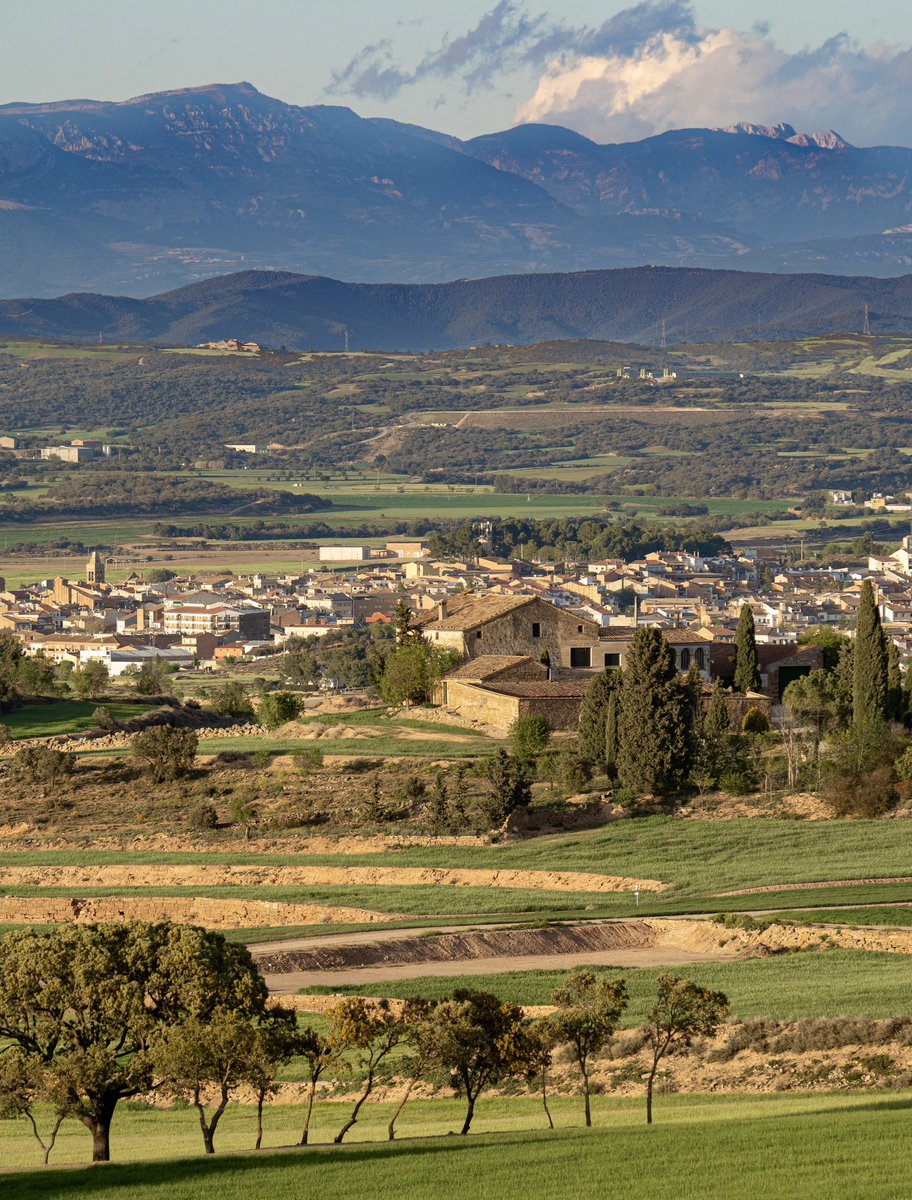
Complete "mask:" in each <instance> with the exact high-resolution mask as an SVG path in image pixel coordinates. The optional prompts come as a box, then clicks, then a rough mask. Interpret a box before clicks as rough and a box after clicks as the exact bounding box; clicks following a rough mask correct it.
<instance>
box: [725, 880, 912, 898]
mask: <svg viewBox="0 0 912 1200" xmlns="http://www.w3.org/2000/svg"><path fill="white" fill-rule="evenodd" d="M879 883H912V875H885V876H883V877H882V878H880V879H825V880H815V881H814V882H813V883H770V884H766V885H765V886H763V887H753V888H739V890H738V891H735V892H715V893H714V895H715V896H717V897H720V896H762V895H763V894H764V893H765V892H813V891H815V890H816V889H818V888H834V887H873V886H875V885H876V884H879Z"/></svg>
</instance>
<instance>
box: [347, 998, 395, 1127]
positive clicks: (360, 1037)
mask: <svg viewBox="0 0 912 1200" xmlns="http://www.w3.org/2000/svg"><path fill="white" fill-rule="evenodd" d="M329 1036H330V1040H331V1041H332V1043H333V1044H334V1045H335V1046H337V1047H338V1048H339V1050H340V1051H342V1052H344V1051H346V1050H352V1051H354V1053H355V1057H356V1060H357V1064H358V1067H359V1068H360V1069H361V1071H362V1072H363V1074H364V1089H363V1091H362V1092H361V1095H360V1096H359V1097H358V1099H357V1100H356V1101H355V1107H354V1108H353V1109H352V1112H351V1116H350V1117H349V1118H348V1120H347V1121H346V1122H345V1124H344V1125H343V1126H342V1128H341V1129H340V1130H339V1132H338V1133H337V1134H336V1136H335V1138H334V1139H333V1141H334V1142H335V1144H336V1145H337V1146H338V1145H340V1144H341V1142H342V1139H343V1138H344V1137H345V1135H346V1134H347V1133H348V1131H349V1130H350V1129H351V1127H352V1126H353V1125H354V1124H355V1122H356V1121H357V1120H358V1113H359V1112H360V1111H361V1106H362V1104H363V1103H364V1101H365V1100H366V1099H367V1098H368V1096H369V1095H370V1094H371V1092H372V1091H373V1090H374V1085H375V1084H376V1082H377V1069H378V1068H379V1066H380V1064H381V1063H382V1062H383V1060H384V1059H385V1058H387V1057H388V1055H390V1054H391V1053H392V1052H393V1050H395V1048H396V1047H397V1046H398V1045H399V1043H400V1042H401V1041H402V1040H403V1038H404V1037H405V1026H404V1024H403V1022H402V1021H401V1020H400V1018H399V1017H398V1016H396V1014H395V1013H394V1012H393V1011H392V1009H391V1008H390V1005H389V1001H387V1000H365V999H364V998H363V997H361V996H352V997H351V999H348V1000H340V1001H339V1003H338V1004H337V1005H336V1007H335V1009H334V1010H333V1014H332V1026H331V1029H330V1035H329Z"/></svg>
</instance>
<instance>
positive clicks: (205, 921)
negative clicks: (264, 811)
mask: <svg viewBox="0 0 912 1200" xmlns="http://www.w3.org/2000/svg"><path fill="white" fill-rule="evenodd" d="M391 919H394V918H391V917H390V915H389V914H388V913H378V912H373V911H371V910H370V909H364V908H343V907H341V906H336V905H317V904H282V903H278V902H273V901H270V900H235V899H212V898H210V897H200V896H99V897H95V898H92V899H81V898H77V897H66V896H30V897H19V896H0V924H6V925H51V924H56V923H58V922H75V923H77V924H92V923H94V922H96V921H113V922H120V921H175V922H177V923H178V924H181V925H203V926H205V927H206V928H207V929H251V928H259V927H267V926H275V925H289V926H291V925H294V926H300V925H330V924H331V925H346V924H351V925H354V924H358V925H367V924H370V923H373V922H375V921H389V920H391Z"/></svg>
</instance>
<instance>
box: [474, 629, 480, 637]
mask: <svg viewBox="0 0 912 1200" xmlns="http://www.w3.org/2000/svg"><path fill="white" fill-rule="evenodd" d="M475 637H476V638H480V637H481V630H480V629H478V630H476V631H475Z"/></svg>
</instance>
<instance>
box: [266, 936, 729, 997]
mask: <svg viewBox="0 0 912 1200" xmlns="http://www.w3.org/2000/svg"><path fill="white" fill-rule="evenodd" d="M731 957H732V955H726V954H721V953H720V954H706V953H699V952H696V951H688V950H672V949H668V948H664V947H652V948H643V949H639V950H636V949H631V950H602V951H590V952H589V953H587V954H581V953H580V952H579V951H576V952H572V953H569V954H547V955H542V954H529V955H520V956H516V955H511V956H509V957H505V958H473V959H469V960H467V961H465V960H464V961H459V962H423V963H400V964H398V965H395V966H385V967H362V968H352V969H350V970H334V971H325V970H324V971H288V972H283V973H282V974H267V975H265V976H264V978H265V980H266V984H267V986H268V987H269V990H270V992H272V993H274V994H275V995H278V996H281V995H293V994H294V993H295V992H298V991H300V990H301V988H305V987H325V986H330V987H335V986H341V985H346V986H347V985H350V984H355V985H357V986H358V987H363V988H364V989H365V991H366V992H367V994H370V992H371V990H372V988H373V985H375V984H378V983H391V982H393V981H395V980H400V979H421V978H422V977H424V976H428V975H435V976H440V975H443V976H446V977H448V978H450V977H453V976H458V975H473V976H474V975H498V974H500V973H502V972H507V971H563V970H572V969H573V968H574V967H579V966H582V965H585V966H587V967H589V966H593V967H679V966H685V965H686V964H688V963H696V962H709V961H712V960H720V959H725V958H731Z"/></svg>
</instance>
